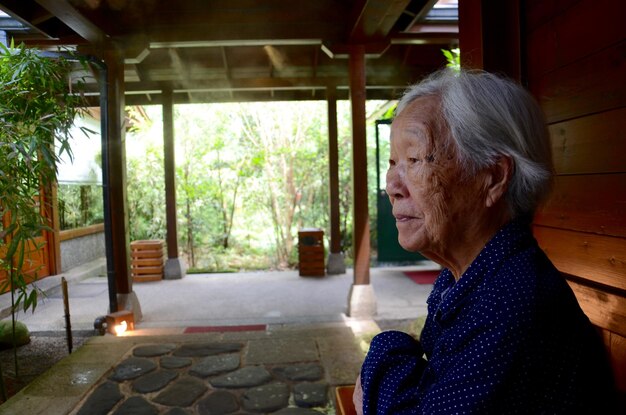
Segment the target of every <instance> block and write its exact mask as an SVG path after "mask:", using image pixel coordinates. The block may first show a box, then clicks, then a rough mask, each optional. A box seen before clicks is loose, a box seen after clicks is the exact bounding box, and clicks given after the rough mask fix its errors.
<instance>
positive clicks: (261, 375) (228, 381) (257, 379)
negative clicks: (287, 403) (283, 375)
mask: <svg viewBox="0 0 626 415" xmlns="http://www.w3.org/2000/svg"><path fill="white" fill-rule="evenodd" d="M271 379H272V376H271V375H270V374H269V372H268V371H267V370H266V369H265V368H263V367H260V366H246V367H242V368H241V369H237V370H236V371H234V372H231V373H228V374H226V375H222V376H218V377H216V378H213V379H211V380H209V383H211V385H213V386H215V387H216V388H247V387H251V386H258V385H262V384H263V383H266V382H268V381H270V380H271Z"/></svg>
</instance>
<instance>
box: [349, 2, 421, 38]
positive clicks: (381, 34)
mask: <svg viewBox="0 0 626 415" xmlns="http://www.w3.org/2000/svg"><path fill="white" fill-rule="evenodd" d="M409 2H410V1H409V0H366V1H365V2H356V6H355V7H357V10H355V11H354V12H353V13H354V15H355V16H356V20H355V22H354V24H353V25H352V29H351V30H350V36H349V38H350V40H351V41H353V42H363V41H372V40H380V39H383V38H385V37H386V36H387V35H388V34H389V32H390V31H391V29H392V28H393V26H394V25H395V23H396V21H398V18H399V17H400V15H402V12H404V10H405V9H406V7H407V6H408V4H409Z"/></svg>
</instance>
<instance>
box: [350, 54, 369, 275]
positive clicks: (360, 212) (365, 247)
mask: <svg viewBox="0 0 626 415" xmlns="http://www.w3.org/2000/svg"><path fill="white" fill-rule="evenodd" d="M349 67H350V104H351V107H352V193H353V203H352V210H353V232H352V240H353V243H352V245H353V246H352V248H353V251H354V285H367V284H369V283H370V268H369V266H370V223H369V222H370V221H369V211H368V202H367V199H368V197H367V196H368V195H367V142H366V129H365V99H366V95H365V84H366V82H365V47H364V46H363V45H353V46H352V47H351V50H350V60H349Z"/></svg>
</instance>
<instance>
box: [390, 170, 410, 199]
mask: <svg viewBox="0 0 626 415" xmlns="http://www.w3.org/2000/svg"><path fill="white" fill-rule="evenodd" d="M385 190H386V191H387V195H389V197H390V198H392V199H401V198H403V197H406V196H408V191H407V188H406V185H405V184H404V175H403V174H402V172H401V171H400V169H399V168H398V166H393V167H391V168H389V170H387V186H386V188H385Z"/></svg>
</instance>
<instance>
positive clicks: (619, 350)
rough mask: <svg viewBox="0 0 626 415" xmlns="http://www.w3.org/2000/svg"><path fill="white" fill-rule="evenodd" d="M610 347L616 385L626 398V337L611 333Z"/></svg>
mask: <svg viewBox="0 0 626 415" xmlns="http://www.w3.org/2000/svg"><path fill="white" fill-rule="evenodd" d="M610 346H611V348H610V353H611V366H612V367H613V375H614V376H615V385H616V386H617V390H619V391H620V392H621V393H622V396H623V397H624V395H626V337H623V336H620V335H619V334H616V333H611V336H610ZM623 404H626V402H623Z"/></svg>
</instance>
